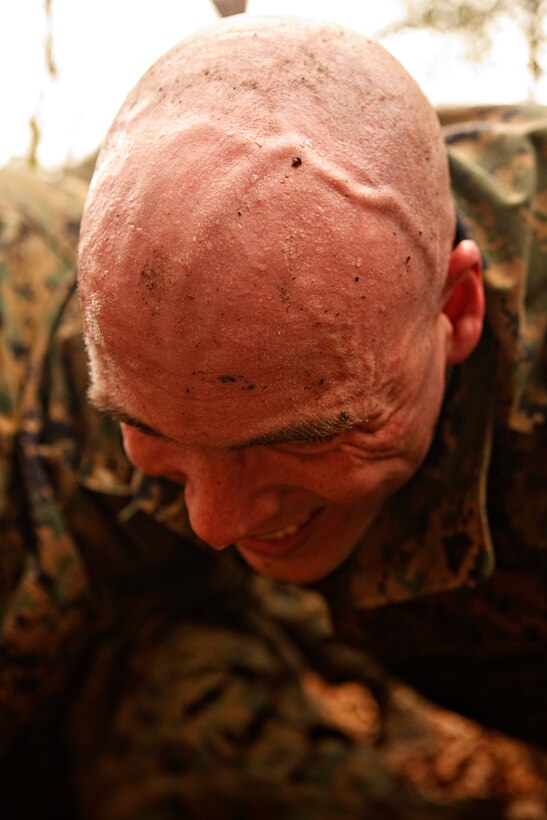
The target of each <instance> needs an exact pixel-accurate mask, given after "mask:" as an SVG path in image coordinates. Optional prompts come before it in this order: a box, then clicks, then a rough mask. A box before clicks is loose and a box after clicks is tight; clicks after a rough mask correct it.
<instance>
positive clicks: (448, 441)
mask: <svg viewBox="0 0 547 820" xmlns="http://www.w3.org/2000/svg"><path fill="white" fill-rule="evenodd" d="M495 361H496V356H495V351H494V345H493V342H492V339H491V336H490V334H489V332H488V331H486V332H485V334H484V336H483V339H482V341H481V343H480V345H479V347H478V348H477V350H476V351H475V353H474V354H473V356H472V357H471V358H470V359H469V360H468V361H467V362H466V363H465V364H464V365H461V366H459V367H458V368H455V369H454V371H453V374H452V379H451V383H450V385H449V388H448V390H447V394H446V397H445V401H444V404H443V410H442V413H441V417H440V420H439V424H438V427H437V432H436V435H435V438H434V441H433V444H432V446H431V449H430V451H429V454H428V456H427V458H426V460H425V462H424V464H423V465H422V466H421V468H420V469H419V470H418V472H417V473H416V474H415V475H414V477H413V478H412V479H411V480H410V482H408V483H407V484H406V485H405V486H404V487H403V488H402V489H401V490H400V491H399V492H398V493H396V494H395V495H394V496H393V498H392V499H391V500H390V501H389V502H388V504H387V505H386V507H385V508H384V509H383V511H382V513H381V514H380V515H379V516H378V518H377V519H376V520H375V521H374V523H373V524H372V526H371V527H370V528H369V529H368V530H367V532H366V533H365V535H364V536H363V538H362V540H361V542H360V543H359V545H358V546H357V548H356V550H355V551H354V553H353V554H352V557H351V558H350V559H349V561H348V562H346V564H345V565H344V566H343V567H342V568H341V569H340V570H338V571H337V572H336V573H335V574H334V575H333V576H331V577H330V578H329V579H327V580H326V581H325V582H323V583H322V584H320V585H319V589H321V591H323V592H325V593H326V594H327V595H328V597H329V599H330V600H331V601H333V603H336V601H339V602H341V603H343V605H344V606H347V605H349V606H351V607H356V608H368V607H377V606H381V605H383V604H386V603H392V602H400V601H404V600H408V599H410V598H416V597H421V596H423V595H428V594H431V593H435V592H441V591H447V590H450V589H454V588H456V587H461V586H464V585H471V586H472V585H475V584H477V583H478V582H479V581H480V580H482V579H483V578H485V577H488V576H489V575H490V574H491V572H492V570H493V567H494V554H493V548H492V541H491V537H490V532H489V527H488V521H487V515H486V484H487V474H488V467H489V463H490V451H491V441H492V428H493V396H494V392H495V391H494V377H495V370H496V368H495Z"/></svg>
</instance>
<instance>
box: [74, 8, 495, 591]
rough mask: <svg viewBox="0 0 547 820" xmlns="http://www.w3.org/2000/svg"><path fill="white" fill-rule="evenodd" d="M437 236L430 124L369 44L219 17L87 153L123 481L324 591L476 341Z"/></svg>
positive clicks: (397, 69)
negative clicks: (92, 156)
mask: <svg viewBox="0 0 547 820" xmlns="http://www.w3.org/2000/svg"><path fill="white" fill-rule="evenodd" d="M452 236H453V211H452V205H451V196H450V187H449V179H448V171H447V161H446V156H445V150H444V146H443V142H442V139H441V135H440V130H439V125H438V122H437V118H436V116H435V114H434V112H433V110H432V109H431V107H430V105H429V104H428V102H427V101H426V99H425V98H424V96H423V95H422V93H421V92H420V90H419V89H418V87H417V86H416V85H415V83H414V82H413V81H412V80H411V79H410V77H409V76H408V75H407V74H406V72H405V71H404V70H403V69H402V68H401V66H400V65H399V64H398V63H397V62H396V61H395V60H394V59H393V58H392V57H390V56H389V55H388V54H387V53H386V52H385V51H384V50H383V49H382V48H381V47H380V46H378V45H376V44H374V43H372V42H370V41H369V40H367V39H366V38H364V37H361V36H359V35H358V34H355V33H352V32H350V31H347V30H345V29H342V28H339V27H338V26H333V25H329V24H324V23H318V22H305V21H302V20H295V19H288V18H253V17H246V16H241V17H239V18H231V19H229V20H228V21H224V22H222V23H219V24H217V25H216V26H214V27H212V28H210V29H208V30H205V31H203V32H200V33H198V34H196V35H194V36H193V37H190V38H189V39H188V40H186V41H184V42H183V43H181V44H180V45H179V46H177V47H176V48H174V49H173V50H172V51H171V52H169V53H168V54H167V55H165V57H163V58H162V59H160V60H159V62H158V63H157V64H156V65H155V66H153V67H152V68H151V69H150V71H149V72H148V73H147V74H146V75H145V76H144V77H143V79H142V80H141V81H140V83H139V84H138V85H137V86H136V88H135V89H134V90H133V91H132V93H131V94H130V96H129V97H128V99H127V101H126V102H125V104H124V105H123V107H122V109H121V111H120V113H119V114H118V116H117V118H116V120H115V122H114V124H113V126H112V128H111V130H110V133H109V135H108V137H107V139H106V142H105V145H104V147H103V149H102V151H101V154H100V157H99V161H98V165H97V170H96V173H95V176H94V178H93V182H92V185H91V189H90V193H89V199H88V202H87V205H86V209H85V214H84V218H83V223H82V233H81V244H80V293H81V300H82V308H83V316H84V325H85V333H86V339H87V345H88V351H89V355H90V369H91V379H92V393H91V396H92V399H93V400H94V402H95V404H97V405H98V406H100V407H102V408H103V409H105V410H107V411H109V412H111V413H113V414H114V415H116V416H117V417H118V418H120V419H121V420H122V421H125V422H127V424H128V425H129V426H127V424H126V426H125V427H124V428H123V429H124V440H125V444H126V450H127V453H128V455H129V458H130V459H131V460H132V461H133V463H135V464H136V465H137V466H138V467H140V468H141V469H143V470H144V472H147V473H151V474H157V475H162V476H167V477H169V478H172V479H173V480H175V481H179V482H180V483H181V484H182V485H184V493H185V499H186V504H187V508H188V513H189V517H190V521H191V524H192V527H193V528H194V530H195V531H196V532H197V533H198V534H199V535H200V536H201V537H202V539H203V540H204V541H207V542H208V543H209V544H211V545H213V546H217V547H222V546H226V545H227V544H230V543H235V544H236V547H237V548H238V549H239V550H240V552H241V554H242V555H243V556H244V557H245V558H246V560H248V561H249V563H250V564H251V565H252V566H253V567H255V569H258V570H259V571H261V572H266V573H267V574H271V575H275V576H276V577H278V578H283V579H286V580H293V581H302V580H304V581H305V580H316V579H318V578H320V577H323V576H324V575H325V574H326V573H327V572H329V571H330V570H331V569H332V568H334V567H335V566H337V565H338V564H339V563H340V562H341V561H342V560H344V558H345V557H346V556H347V555H348V554H349V552H350V551H351V550H352V549H353V547H354V546H355V543H356V540H357V539H358V538H359V537H360V535H361V534H362V532H363V531H364V529H365V528H366V527H367V526H369V524H370V522H371V521H372V520H373V518H374V517H375V515H376V514H377V513H378V511H379V510H380V509H381V507H382V505H383V503H384V502H385V500H386V499H387V498H388V497H389V496H390V495H391V494H393V493H394V492H395V491H396V490H397V489H398V488H399V487H400V486H401V485H402V484H403V483H404V482H405V481H407V480H408V479H409V478H410V476H411V475H412V474H413V473H414V472H415V470H416V469H417V467H418V466H419V464H420V462H421V460H422V459H423V458H424V456H425V453H426V452H427V449H428V447H429V444H430V441H431V437H432V435H433V429H434V425H435V421H436V419H437V416H438V412H439V408H440V405H441V401H442V394H443V387H444V374H445V366H446V363H447V362H448V363H453V362H455V361H459V360H462V359H463V358H464V357H465V356H466V355H468V353H469V351H470V350H471V349H472V346H473V345H474V344H475V342H476V339H477V338H478V332H480V299H479V298H478V297H477V298H474V297H473V298H472V299H471V300H469V299H468V296H469V295H470V294H471V295H472V296H473V294H478V293H479V288H478V286H477V287H476V286H470V285H469V282H470V281H471V280H473V281H475V279H474V277H475V273H474V272H475V271H477V270H478V266H477V264H476V262H477V252H476V251H475V250H473V252H471V250H470V249H469V248H467V250H466V248H465V247H464V248H463V251H461V250H460V251H451V244H452ZM445 280H446V281H445ZM446 282H448V283H449V285H450V287H448V289H447V285H446ZM462 283H463V285H462ZM466 283H467V284H466ZM452 292H454V293H455V297H454V299H452V298H451V297H450V294H451V293H452ZM447 298H448V302H447ZM468 303H469V304H471V305H475V306H477V310H476V311H475V313H476V319H477V320H476V321H475V320H474V319H473V321H469V319H470V318H473V317H470V314H469V311H467V313H465V312H464V319H465V321H463V322H460V321H459V319H460V316H461V315H462V310H463V307H462V306H465V305H466V304H468ZM447 304H448V308H447ZM460 328H462V329H463V330H461V331H460ZM469 328H474V329H477V332H475V330H473V333H471V334H470V333H469ZM461 338H463V339H464V342H465V343H464V344H461V343H460V341H459V340H460V339H461ZM318 437H319V439H320V440H319V442H318V443H317V442H316V439H317V438H318ZM310 440H311V442H312V444H313V447H314V448H316V449H314V450H312V457H309V453H310V451H309V450H307V449H306V447H308V446H309V444H310ZM331 440H332V443H331ZM317 448H319V450H317Z"/></svg>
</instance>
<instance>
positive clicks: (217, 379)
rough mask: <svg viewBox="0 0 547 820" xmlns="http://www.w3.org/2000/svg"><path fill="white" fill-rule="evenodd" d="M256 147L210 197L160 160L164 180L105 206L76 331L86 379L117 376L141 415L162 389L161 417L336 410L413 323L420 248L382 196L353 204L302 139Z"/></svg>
mask: <svg viewBox="0 0 547 820" xmlns="http://www.w3.org/2000/svg"><path fill="white" fill-rule="evenodd" d="M297 149H298V150H299V153H298V154H296V153H295V151H296V150H297ZM296 157H298V158H299V162H296V161H295V158H296ZM260 160H261V155H260V154H259V155H258V157H257V161H256V163H255V164H253V166H252V167H253V169H254V170H253V171H252V172H251V173H249V172H248V171H245V174H244V175H243V174H241V175H240V178H239V179H237V180H236V181H235V184H233V185H230V184H227V185H226V186H225V190H224V191H223V195H222V196H218V192H217V191H215V192H214V193H211V192H210V191H208V190H207V189H206V188H203V187H202V188H201V189H200V187H199V186H198V185H197V184H196V185H195V186H193V187H192V190H191V193H189V192H188V189H186V188H184V186H183V185H182V182H181V181H180V180H178V179H177V173H176V163H175V162H173V168H174V169H175V170H174V171H173V173H172V174H171V175H170V176H169V180H168V182H169V184H168V185H167V184H166V182H167V181H166V180H160V184H159V185H157V189H156V190H155V191H154V190H152V187H151V188H150V190H147V191H146V192H145V193H144V195H142V194H143V192H142V191H141V196H140V197H139V198H138V200H132V199H131V195H130V194H128V198H127V203H132V204H131V206H130V205H128V204H127V203H126V205H125V206H124V207H123V208H122V207H121V206H119V205H116V204H112V203H105V210H104V212H103V215H102V218H103V219H104V222H105V228H104V231H103V232H102V234H98V233H97V232H95V234H94V236H95V240H94V247H93V251H92V254H91V255H90V258H92V259H93V264H94V265H95V266H96V268H95V270H94V271H93V273H92V279H93V281H94V282H95V289H94V290H93V291H92V292H90V291H89V288H87V289H85V290H84V297H83V299H84V305H85V317H86V333H87V337H88V342H89V345H90V349H91V350H92V365H93V367H92V370H93V373H94V378H95V380H99V381H100V382H102V383H103V384H106V383H108V385H109V387H108V389H109V390H111V389H112V387H113V386H114V389H115V390H119V385H120V384H122V383H123V382H124V381H125V383H126V384H127V387H128V391H127V392H126V393H125V396H124V401H125V402H126V403H127V400H128V399H129V401H133V402H134V405H133V408H134V407H135V406H136V405H137V401H138V404H139V405H141V404H142V403H143V402H145V403H146V401H149V406H150V413H151V414H152V412H153V404H154V400H155V399H154V396H157V395H158V394H161V395H162V396H164V397H167V396H169V402H170V412H172V415H173V423H174V420H175V418H176V419H177V420H182V419H184V418H185V417H186V416H188V423H191V422H192V421H193V420H194V419H195V418H197V416H198V415H199V413H198V411H197V410H196V409H195V408H196V407H200V406H203V405H204V404H205V405H207V406H208V407H209V408H213V407H214V413H215V414H216V413H218V418H219V419H221V418H225V417H226V416H230V415H233V414H234V413H236V412H237V413H240V412H241V403H242V401H244V402H245V407H246V410H247V409H249V410H251V409H252V403H253V402H256V400H257V399H258V400H260V399H266V400H267V406H268V412H269V413H270V414H271V416H272V417H276V418H279V420H280V421H282V418H283V412H284V409H285V408H286V406H287V403H289V404H292V405H302V406H305V405H308V406H312V405H311V404H310V403H313V402H318V401H320V402H321V407H322V408H323V409H324V410H329V411H332V412H333V413H335V412H339V407H340V406H342V407H343V408H345V407H346V404H348V403H351V401H352V400H353V399H355V398H356V397H357V396H358V395H360V394H362V392H363V391H364V390H367V391H368V392H369V393H370V394H376V393H378V391H379V382H380V381H381V379H382V367H383V366H385V363H386V359H389V358H390V357H391V354H392V352H393V351H395V353H399V351H400V347H399V345H400V344H402V337H403V336H404V330H403V329H404V328H405V327H406V326H412V327H414V325H415V315H416V314H417V313H418V312H419V310H420V305H419V293H418V292H417V290H416V284H415V278H416V275H417V272H418V271H421V269H422V268H423V265H424V259H423V254H422V253H421V250H420V247H419V246H417V244H416V243H415V242H414V240H413V238H412V235H411V234H410V233H409V231H408V230H407V227H408V226H407V223H406V222H405V219H404V218H401V217H400V214H399V211H397V209H394V210H389V208H387V207H386V203H387V204H389V197H388V196H387V195H386V194H385V193H384V194H383V195H382V196H383V199H382V197H377V198H376V199H375V196H376V195H375V193H374V192H372V193H373V194H374V196H371V197H368V198H367V204H366V206H365V203H364V202H362V201H360V199H359V198H360V197H361V198H362V197H364V196H365V192H364V191H362V190H360V189H359V190H351V187H350V186H348V184H347V181H344V184H343V185H341V184H339V181H338V180H337V179H335V180H334V181H333V180H332V179H331V178H327V177H326V175H325V174H324V173H322V172H321V169H319V170H318V168H317V165H318V163H319V160H318V159H317V158H316V157H314V156H313V152H312V151H310V149H309V148H308V147H306V146H297V145H296V146H295V145H291V146H289V150H286V149H284V150H283V151H279V152H278V153H277V154H276V155H273V153H272V155H271V156H269V157H268V161H267V163H264V162H262V163H261V161H260ZM232 174H234V171H233V170H232ZM126 178H127V176H126ZM157 182H158V178H157V177H156V180H155V183H157ZM232 182H234V180H232ZM146 184H148V182H147V183H146ZM179 190H180V193H179ZM196 192H198V194H199V195H196ZM192 202H193V207H192ZM109 209H110V210H109ZM116 214H118V216H116ZM87 264H88V265H89V264H90V261H88V262H87ZM412 271H414V274H415V276H414V277H413V276H412V275H411V272H412ZM413 304H414V308H413ZM147 396H148V399H147V398H146V397H147ZM340 402H342V404H340ZM192 408H194V410H193V409H192ZM133 412H134V413H135V412H136V411H135V409H133ZM209 412H213V411H212V410H211V409H210V411H209ZM151 417H153V416H152V415H151Z"/></svg>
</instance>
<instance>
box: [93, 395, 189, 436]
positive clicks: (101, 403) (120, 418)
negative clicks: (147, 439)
mask: <svg viewBox="0 0 547 820" xmlns="http://www.w3.org/2000/svg"><path fill="white" fill-rule="evenodd" d="M87 398H88V401H89V403H90V404H91V405H92V406H93V407H94V408H95V410H98V411H99V413H101V414H102V415H105V416H109V417H110V418H112V419H114V421H117V422H119V423H120V424H128V425H129V426H130V427H135V428H136V429H137V430H140V432H141V433H145V434H146V435H147V436H152V437H153V438H159V439H161V440H162V441H171V442H174V441H175V439H173V438H171V436H167V435H165V433H162V432H160V431H159V430H156V428H155V427H151V426H150V425H149V424H146V422H144V421H140V420H139V419H136V418H135V417H134V416H132V415H130V414H129V413H127V412H126V411H125V410H122V409H121V408H120V407H117V406H116V405H115V404H113V403H112V402H111V401H110V399H108V398H103V397H102V396H99V395H96V394H95V393H94V392H93V389H92V388H90V389H89V390H88V393H87Z"/></svg>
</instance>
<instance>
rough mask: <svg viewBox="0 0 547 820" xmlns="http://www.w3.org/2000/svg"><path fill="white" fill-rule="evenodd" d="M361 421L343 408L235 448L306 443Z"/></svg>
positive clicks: (338, 431) (245, 442) (275, 431)
mask: <svg viewBox="0 0 547 820" xmlns="http://www.w3.org/2000/svg"><path fill="white" fill-rule="evenodd" d="M361 423H362V422H361V420H360V419H355V418H353V417H352V416H351V414H350V413H348V411H347V410H342V412H341V413H339V414H338V415H337V416H336V417H334V418H331V419H321V418H316V419H311V420H307V421H302V422H298V423H297V424H291V425H289V426H287V427H282V428H280V429H279V430H274V431H273V432H271V433H264V434H263V435H260V436H256V437H254V438H251V439H247V440H246V441H244V442H242V443H241V444H238V445H236V446H235V447H234V448H233V449H236V450H241V449H243V448H244V447H253V446H259V445H268V444H291V443H297V442H303V443H305V442H307V441H314V440H315V439H321V438H329V437H330V436H334V435H336V434H337V433H342V432H344V430H351V428H352V427H355V426H356V425H358V424H361Z"/></svg>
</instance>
